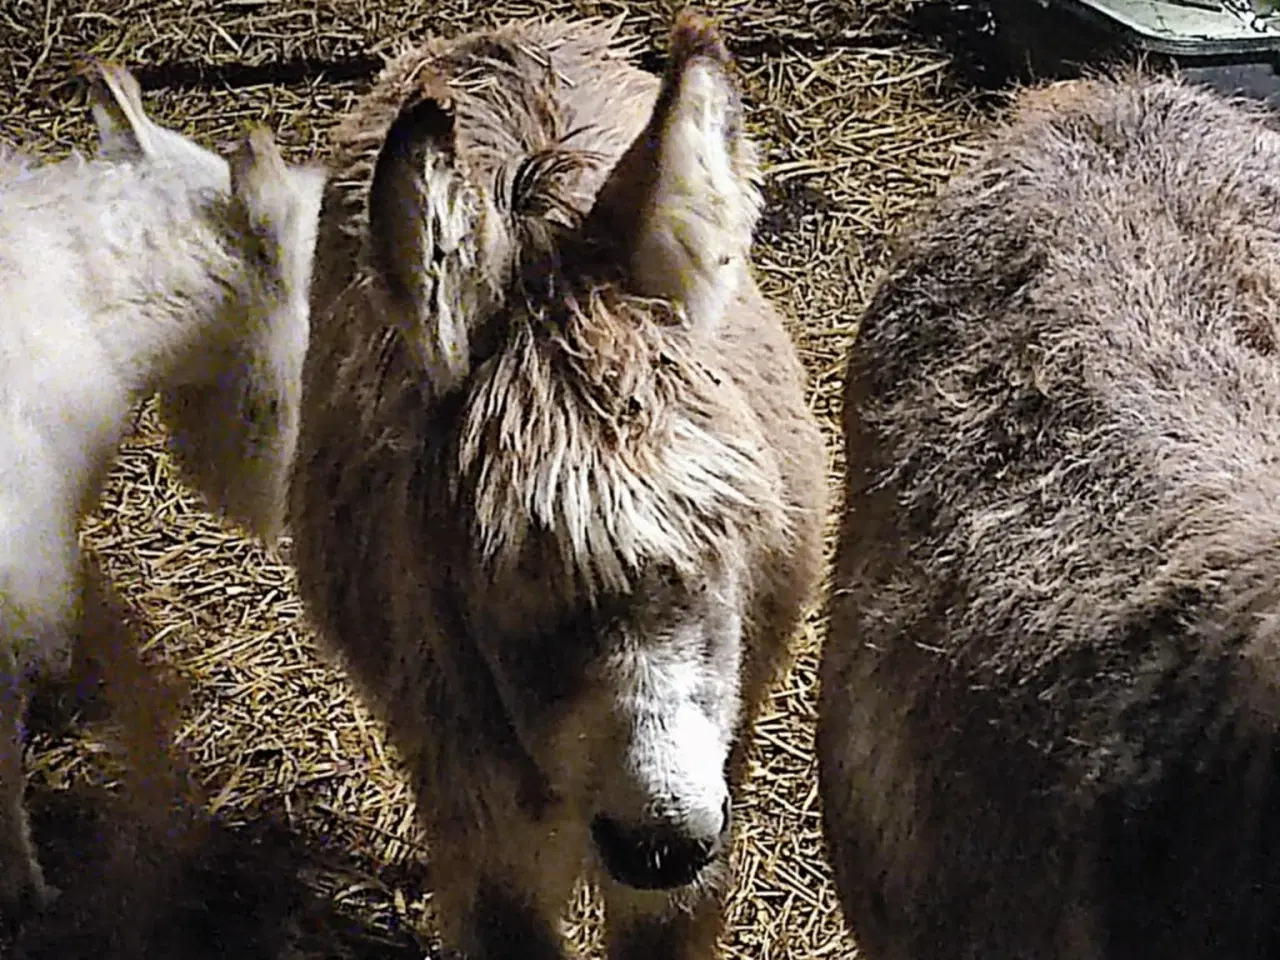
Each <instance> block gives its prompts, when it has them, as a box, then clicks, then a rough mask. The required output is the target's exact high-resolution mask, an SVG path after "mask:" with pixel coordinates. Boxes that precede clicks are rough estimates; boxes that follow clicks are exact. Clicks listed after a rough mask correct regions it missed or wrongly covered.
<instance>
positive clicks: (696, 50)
mask: <svg viewBox="0 0 1280 960" xmlns="http://www.w3.org/2000/svg"><path fill="white" fill-rule="evenodd" d="M699 57H706V58H708V59H710V60H714V61H715V62H717V63H720V64H725V65H727V64H729V63H730V62H731V59H732V58H731V57H730V55H729V48H728V47H727V46H725V42H724V38H723V37H722V36H721V34H720V28H719V26H718V25H717V24H716V22H715V21H714V20H712V19H711V18H710V17H708V16H706V15H705V14H703V13H700V12H699V11H698V10H696V9H694V8H692V7H685V8H683V9H682V10H681V11H680V12H679V13H678V14H677V15H676V20H675V25H674V26H673V27H672V28H671V62H672V63H673V64H675V65H678V66H682V65H684V64H686V63H688V62H689V61H690V60H694V59H696V58H699Z"/></svg>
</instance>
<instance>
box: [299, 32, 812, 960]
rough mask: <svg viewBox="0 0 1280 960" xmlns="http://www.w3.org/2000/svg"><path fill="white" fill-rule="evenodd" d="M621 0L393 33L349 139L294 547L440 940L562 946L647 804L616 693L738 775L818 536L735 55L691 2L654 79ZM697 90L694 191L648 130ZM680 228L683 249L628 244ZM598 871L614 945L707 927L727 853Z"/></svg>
mask: <svg viewBox="0 0 1280 960" xmlns="http://www.w3.org/2000/svg"><path fill="white" fill-rule="evenodd" d="M616 29H617V25H616V24H598V23H592V22H563V21H548V22H529V23H521V24H515V25H512V26H508V27H504V28H501V29H499V30H495V31H493V32H491V33H487V34H477V35H470V36H466V37H462V38H459V39H457V40H454V41H448V42H446V41H433V42H431V43H428V44H427V45H425V46H424V47H422V48H418V49H415V50H410V51H407V52H405V53H403V54H402V55H401V56H400V57H399V58H398V59H397V60H395V61H393V62H392V63H391V64H390V65H389V66H388V67H387V69H386V71H385V72H384V74H383V75H382V76H381V77H380V78H379V80H378V81H377V82H376V84H375V86H374V89H373V90H372V91H371V92H370V93H369V94H367V95H366V96H365V98H364V99H363V100H362V101H361V102H360V103H359V104H358V105H357V106H356V108H355V110H354V111H353V112H352V114H351V116H350V117H349V118H348V119H347V121H346V122H344V124H343V125H342V126H340V127H339V129H338V133H337V134H336V137H335V142H334V146H333V149H332V157H333V161H332V165H331V166H332V169H334V171H335V173H334V176H333V178H332V180H331V185H332V186H331V191H330V195H329V198H328V202H327V205H326V207H327V210H328V214H327V216H326V218H325V223H324V225H323V227H322V234H321V240H320V246H319V250H320V258H321V259H320V265H318V267H317V274H316V275H317V283H316V287H315V295H314V299H313V305H314V308H313V332H312V344H311V350H310V353H309V355H308V358H307V365H306V374H305V382H304V393H303V426H302V436H301V441H300V447H299V451H300V453H299V461H298V467H297V471H296V474H295V481H294V491H293V492H294V497H293V501H292V517H293V523H294V528H295V549H294V558H295V562H296V563H297V565H298V569H299V573H300V583H301V589H302V592H303V596H304V598H305V601H306V603H307V606H308V609H309V611H310V614H311V616H312V617H313V618H314V619H315V621H316V622H317V624H318V626H319V628H320V630H321V633H322V634H323V636H324V637H325V638H326V640H327V642H328V643H329V644H331V645H332V647H333V648H334V649H335V650H336V651H338V652H340V653H341V655H342V656H343V658H344V660H345V661H346V663H347V664H348V665H349V668H350V670H351V672H352V674H353V676H354V678H355V680H356V682H357V684H358V686H359V687H360V689H361V690H362V692H363V694H364V696H365V697H366V699H367V700H368V702H369V703H370V704H371V705H372V706H373V707H374V708H375V709H376V710H377V711H378V712H379V714H380V715H381V717H382V718H383V720H384V721H385V723H386V724H387V728H388V731H389V733H390V736H391V738H392V740H393V741H394V742H395V744H396V745H397V747H398V748H399V750H400V752H401V753H402V755H403V756H404V758H405V760H406V761H407V764H408V767H409V771H410V774H411V776H412V778H413V781H414V786H415V789H416V794H417V802H418V808H419V814H420V816H421V818H422V820H423V821H424V823H425V825H426V826H427V828H428V830H429V832H430V836H431V843H432V854H433V876H434V877H436V878H437V882H436V895H437V898H438V899H437V902H438V904H439V907H440V911H441V915H442V917H443V919H444V923H445V928H446V929H445V934H446V938H447V939H448V940H449V941H450V943H451V944H452V945H454V946H455V947H458V948H461V949H463V950H466V951H469V952H471V954H472V955H473V956H475V957H477V958H478V960H479V958H485V957H493V958H496V957H507V956H517V955H518V956H521V957H559V956H560V955H561V950H562V948H561V946H560V944H559V938H558V935H557V934H556V932H555V920H556V918H557V916H558V915H559V913H560V911H561V910H562V908H563V906H564V904H565V901H566V899H567V897H568V895H569V894H570V892H571V889H572V884H573V883H574V881H575V880H576V878H577V877H578V876H579V874H580V873H581V871H582V869H583V867H584V865H585V864H586V861H587V860H588V858H589V852H590V849H591V847H590V838H591V836H593V835H594V834H593V832H592V831H593V823H594V822H595V821H593V819H592V818H593V815H595V814H598V813H600V812H601V811H607V812H609V813H610V814H611V815H612V814H618V815H619V816H622V815H624V814H625V815H627V816H642V812H641V810H640V808H639V807H638V806H636V807H634V808H633V807H631V806H628V804H631V803H632V802H633V801H634V802H635V803H637V804H638V803H640V802H641V800H643V799H644V797H643V796H642V793H637V792H636V789H638V788H636V789H632V788H630V787H627V786H626V784H627V783H630V780H629V778H631V777H634V776H639V775H640V773H637V769H639V768H632V767H630V766H624V765H623V763H622V758H623V757H624V756H627V757H631V756H633V755H634V756H642V757H643V756H649V754H646V753H644V751H645V750H657V751H662V750H664V749H667V748H666V747H665V746H664V745H663V742H661V740H660V734H658V733H650V734H637V733H635V732H634V730H632V732H631V733H628V730H631V729H632V728H630V727H627V726H626V724H625V723H624V722H623V721H624V720H626V717H631V720H632V721H634V722H635V723H636V724H638V725H639V726H637V727H635V728H634V729H645V730H647V729H650V727H649V726H647V725H648V724H650V723H651V721H650V720H649V719H647V718H648V717H649V712H648V711H656V714H654V715H655V716H662V715H664V711H676V712H675V713H672V714H671V717H672V718H673V719H672V722H676V719H678V718H679V717H685V718H686V720H687V722H689V723H692V724H694V727H696V728H697V729H702V728H701V727H699V726H698V724H703V723H705V724H707V725H708V729H711V728H712V727H714V728H715V729H716V730H717V734H716V737H717V738H719V737H721V736H723V738H724V743H725V745H726V749H728V746H729V745H731V746H732V757H731V758H730V757H726V758H725V760H726V766H727V768H729V769H728V780H729V785H728V790H729V793H730V794H734V793H736V792H737V790H738V788H739V784H740V782H741V778H742V776H743V774H744V772H745V770H744V764H743V762H742V759H743V752H742V751H743V748H744V746H745V738H746V735H747V733H748V732H749V730H750V726H751V724H752V722H753V720H754V716H755V712H756V710H757V709H758V707H759V704H760V701H761V699H762V698H763V695H764V692H765V688H766V685H767V683H768V682H769V681H770V679H771V678H772V677H773V675H774V674H775V672H776V670H777V669H778V667H779V665H780V664H781V663H782V661H783V659H784V657H785V655H786V650H787V643H788V640H789V638H790V636H791V634H792V632H793V630H794V629H795V627H796V624H797V622H798V620H799V618H800V616H801V615H802V612H803V609H804V607H805V605H806V603H807V602H808V599H809V597H810V596H811V593H812V591H813V589H814V587H815V585H816V580H817V577H818V572H819V566H820V557H821V553H820V529H821V524H822V516H823V508H824V501H825V490H824V484H823V476H824V467H825V450H824V448H823V445H822V441H821V437H820V434H819V432H818V428H817V425H816V422H815V420H814V418H813V417H812V415H811V414H810V412H809V411H808V409H807V408H806V406H805V400H804V373H803V369H802V368H801V366H800V363H799V361H798V358H797V357H796V354H795V350H794V347H793V346H792V344H791V342H790V340H789V338H788V337H787V334H786V332H785V330H784V328H783V324H782V320H781V318H780V316H779V315H778V314H777V313H776V311H774V310H773V309H772V308H771V307H770V306H769V305H768V304H767V303H766V302H765V301H764V300H763V298H762V297H761V295H760V293H759V291H758V289H757V288H756V286H755V283H754V280H753V279H752V278H751V276H750V269H749V265H748V254H749V246H750V231H751V228H752V226H753V225H754V220H755V217H756V215H757V211H758V203H759V199H758V194H757V193H756V191H755V187H754V183H753V181H754V178H755V176H756V172H755V166H754V163H755V161H754V155H753V153H752V151H751V147H750V142H749V141H748V140H747V139H746V138H745V135H744V134H743V133H742V131H741V116H740V114H741V108H740V106H739V105H738V103H737V99H736V96H737V95H736V92H735V90H734V88H733V87H732V86H731V85H730V84H729V83H726V82H725V78H729V77H731V75H732V74H731V70H732V64H731V63H730V62H729V60H728V55H727V53H726V52H725V51H724V48H723V46H722V45H721V44H720V42H719V40H718V38H716V37H715V34H714V31H713V30H711V28H710V27H709V26H707V25H705V24H704V23H702V22H701V21H700V20H698V19H697V18H696V17H684V18H682V19H681V20H680V21H679V22H678V23H677V26H676V29H675V31H674V33H673V58H672V60H673V68H672V69H673V71H676V72H673V73H671V74H670V75H669V77H668V81H667V82H668V84H671V85H677V84H683V86H681V87H680V88H679V89H682V90H684V91H685V92H684V93H681V94H679V95H678V96H677V95H676V94H675V90H676V87H675V86H671V87H670V91H671V92H670V94H669V95H668V96H667V97H666V100H665V101H662V100H656V99H655V98H657V96H658V94H659V84H658V82H657V81H656V80H655V79H654V78H653V77H650V76H648V75H646V74H644V73H643V72H641V71H640V70H638V69H636V68H635V67H634V66H632V65H631V64H630V62H629V61H628V57H627V48H626V46H624V45H622V44H619V43H618V42H617V41H615V39H614V34H615V32H616ZM679 71H683V73H681V72H679ZM698 96H705V98H706V99H705V100H701V101H697V100H696V98H697V97H698ZM699 102H700V103H703V104H704V105H707V106H706V109H707V111H708V112H707V113H705V114H703V113H698V112H697V111H692V112H690V111H691V107H690V104H691V103H699ZM655 103H659V104H665V105H661V106H659V108H658V113H657V116H656V119H655V120H654V121H653V132H654V133H656V134H657V139H654V140H652V141H650V140H648V139H647V138H646V136H645V135H644V131H645V128H646V125H647V124H649V123H650V118H651V114H652V113H653V112H654V110H655ZM681 111H684V112H681ZM690 116H693V117H694V118H695V119H694V120H693V121H691V120H689V119H688V118H689V117H690ZM699 117H702V118H707V117H709V118H712V119H713V120H714V119H715V118H724V121H723V122H724V123H725V126H724V127H718V126H716V125H715V123H713V124H712V128H713V129H722V130H723V131H724V132H723V134H722V140H716V139H710V140H708V141H706V144H707V145H706V146H705V148H704V147H699V146H695V147H694V148H691V149H697V150H702V149H705V150H706V151H708V153H707V154H706V155H705V157H706V160H707V164H706V165H705V166H704V167H703V168H702V170H701V172H697V173H694V174H692V176H693V180H692V181H691V183H692V184H693V192H692V193H691V194H690V195H687V196H685V195H681V194H680V193H679V191H680V190H681V189H683V187H682V182H681V181H680V180H679V178H675V179H670V178H669V179H668V180H666V181H662V182H661V183H662V184H665V186H663V185H660V183H659V180H658V179H654V177H656V176H657V174H656V170H657V169H662V170H667V171H668V172H670V171H671V169H672V164H675V163H677V161H679V162H685V161H683V160H680V159H679V158H680V156H682V155H680V154H679V151H678V150H676V152H675V153H663V154H662V155H661V156H662V157H663V158H666V159H660V158H659V157H658V156H657V155H656V154H651V153H650V151H654V150H659V149H663V148H662V147H661V144H663V143H668V144H671V143H677V140H678V138H676V137H674V136H668V135H667V134H666V133H664V132H662V131H665V130H666V129H667V128H668V127H669V126H670V125H671V124H679V123H684V124H686V126H687V127H688V128H689V129H697V130H701V129H703V126H699V124H702V123H703V121H702V120H699V119H696V118H699ZM716 123H719V121H718V120H717V121H716ZM680 129H685V128H684V127H682V128H680ZM680 142H681V143H683V141H680ZM633 144H634V146H633ZM666 149H675V148H671V147H668V148H666ZM681 149H685V148H681ZM628 151H630V152H628ZM720 151H723V152H720ZM717 164H719V166H717ZM646 166H647V167H649V168H650V169H654V170H655V173H654V177H650V178H649V179H648V180H647V181H646V180H645V179H644V178H643V177H641V176H640V171H642V170H644V169H645V168H646ZM680 169H688V168H680ZM378 171H382V173H380V174H379V173H378ZM402 171H408V172H409V174H411V175H409V174H406V173H404V172H402ZM517 171H521V172H520V173H517ZM716 171H720V173H719V174H718V173H716ZM720 174H723V176H721V175H720ZM700 177H702V178H706V179H704V180H701V181H700V180H699V179H698V178H700ZM716 177H719V179H716ZM522 178H523V179H522ZM424 184H425V186H424ZM494 184H498V186H497V187H494V186H493V185H494ZM663 191H666V192H665V193H664V192H663ZM672 191H675V192H674V193H673V192H672ZM597 197H598V198H599V199H598V201H597ZM704 201H710V202H709V203H708V204H707V205H705V206H704V205H703V204H704ZM717 202H718V203H720V206H715V203H717ZM430 224H434V225H435V226H434V227H432V226H430ZM433 231H434V232H433ZM681 232H687V234H688V236H687V237H684V238H680V237H678V236H677V235H678V234H680V233H681ZM638 238H639V239H643V240H644V243H647V244H649V246H644V245H643V244H642V243H639V242H638ZM672 238H675V239H672ZM689 238H692V242H689ZM682 240H683V242H682ZM633 243H634V246H633ZM433 247H434V248H435V249H434V255H433ZM638 248H643V250H644V251H645V252H644V254H643V256H640V255H639V254H638V253H637V252H636V251H637V249H638ZM663 258H666V262H668V263H683V264H684V267H683V268H682V269H679V270H676V269H671V270H665V271H662V272H661V276H660V277H657V276H653V275H652V273H653V271H652V270H650V273H649V274H646V273H645V271H646V269H647V268H651V267H652V266H653V265H654V264H657V263H659V262H661V261H662V259H663ZM681 258H686V259H683V260H682V259H681ZM637 261H639V262H637ZM424 265H426V266H424ZM637 276H642V277H647V279H646V280H644V281H641V282H638V281H637V279H636V278H637ZM662 284H666V287H665V288H664V289H662V290H661V296H658V295H656V293H657V292H656V291H655V288H656V287H658V286H661V285H662ZM739 618H740V626H739ZM739 635H740V636H741V648H739V645H738V644H739V640H738V637H739ZM708 638H710V639H708ZM708 644H710V646H708ZM704 655H705V656H707V657H710V658H711V659H709V660H705V661H704V660H703V659H702V658H703V657H704ZM682 684H693V685H694V687H693V688H686V687H685V686H682ZM695 688H696V689H695ZM621 690H629V691H632V693H633V694H634V696H635V697H636V698H638V700H637V702H638V703H639V706H638V707H637V706H635V705H632V706H630V707H623V706H620V705H619V703H618V701H617V697H618V696H619V695H620V694H619V691H621ZM690 697H692V698H694V699H693V700H690V699H689V698H690ZM694 700H697V701H698V702H699V703H700V704H702V706H701V707H699V708H698V710H694V708H693V707H692V706H689V707H688V709H689V710H694V712H695V713H697V714H698V715H697V716H696V717H693V718H692V719H689V716H690V715H689V714H687V713H681V712H679V711H683V710H685V709H686V705H687V704H692V703H693V702H694ZM625 710H640V713H639V714H635V715H631V714H625ZM620 711H623V713H620ZM699 711H701V712H699ZM624 714H625V716H624ZM628 722H630V721H628ZM680 722H685V720H682V721H680ZM620 724H621V726H620ZM654 729H658V728H654ZM637 737H639V740H637V739H636V738H637ZM645 737H654V738H658V739H654V740H653V741H652V742H649V741H646V740H645ZM718 742H719V740H718V739H717V743H718ZM637 743H638V744H639V746H637V745H636V744H637ZM690 743H691V744H693V745H694V747H695V748H696V749H703V747H704V746H705V747H706V749H707V750H708V751H709V755H711V754H714V752H715V749H717V747H716V745H715V744H704V742H703V741H702V740H699V739H697V738H696V737H695V738H694V739H693V740H691V741H690ZM626 751H631V752H626ZM637 751H639V752H638V753H637ZM658 765H659V766H661V764H658ZM641 767H643V763H642V764H641ZM641 772H643V770H642V771H641ZM690 776H692V775H690ZM701 776H702V777H704V778H711V779H712V780H713V781H715V782H719V778H718V777H717V775H716V771H715V770H714V768H713V769H711V770H709V771H704V772H703V773H701ZM690 784H691V785H690V786H689V787H688V789H690V790H694V791H695V792H696V790H698V789H702V785H700V784H693V781H690ZM707 789H711V787H710V785H709V784H708V785H707ZM654 802H655V803H657V802H658V801H657V798H656V797H655V799H654ZM672 802H676V803H677V804H678V803H679V802H682V798H681V797H679V796H676V797H675V800H673V801H672ZM655 809H657V808H655ZM648 815H649V816H657V814H656V813H652V812H651V813H650V814H648ZM688 815H689V816H692V814H688ZM603 879H604V886H605V894H606V899H607V906H608V911H609V918H610V952H611V956H613V957H615V958H618V960H622V958H631V957H635V958H640V957H646V958H649V957H654V956H659V957H685V956H689V957H693V956H705V955H707V953H708V952H709V951H710V950H711V949H712V947H713V945H714V942H715V938H716V936H717V934H718V932H719V929H720V925H721V922H722V909H723V898H724V896H725V894H726V892H727V890H728V885H729V876H728V863H727V852H725V851H721V852H720V853H719V854H718V855H717V856H716V857H715V858H714V860H712V861H711V862H710V863H708V864H707V865H706V866H705V867H704V868H702V869H701V870H700V871H699V872H697V874H696V877H694V878H693V879H692V880H691V881H690V882H688V883H686V884H683V885H676V886H675V887H673V888H671V889H655V890H637V889H633V888H630V887H626V886H623V885H622V884H620V883H616V882H612V881H610V880H608V879H607V878H603Z"/></svg>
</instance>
